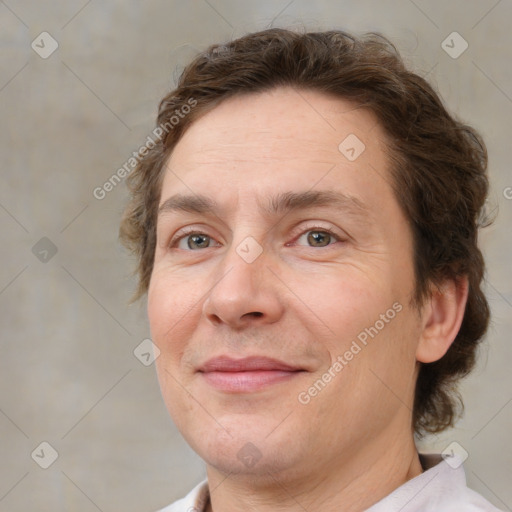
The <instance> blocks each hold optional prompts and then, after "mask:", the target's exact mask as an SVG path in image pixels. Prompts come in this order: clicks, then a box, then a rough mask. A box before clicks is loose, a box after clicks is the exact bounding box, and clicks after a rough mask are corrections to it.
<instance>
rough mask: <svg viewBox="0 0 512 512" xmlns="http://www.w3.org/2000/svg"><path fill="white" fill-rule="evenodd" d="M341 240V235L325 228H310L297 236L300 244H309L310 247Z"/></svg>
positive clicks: (324, 245)
mask: <svg viewBox="0 0 512 512" xmlns="http://www.w3.org/2000/svg"><path fill="white" fill-rule="evenodd" d="M339 241H340V239H339V237H337V236H336V235H335V234H334V233H332V232H331V231H328V230H325V229H310V230H308V231H306V232H305V233H303V234H302V235H301V236H300V237H299V238H297V244H298V245H309V246H310V247H327V246H328V245H331V244H332V243H334V242H339Z"/></svg>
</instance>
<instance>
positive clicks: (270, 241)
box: [148, 88, 420, 476]
mask: <svg viewBox="0 0 512 512" xmlns="http://www.w3.org/2000/svg"><path fill="white" fill-rule="evenodd" d="M347 137H348V139H347ZM356 137H357V138H356ZM343 141H345V142H343ZM361 143H362V144H364V150H363V146H362V144H361ZM340 144H341V146H340ZM361 151H362V152H361ZM198 196H201V199H199V197H198ZM160 206H161V211H160V213H159V217H158V224H157V247H156V252H155V259H154V269H153V274H152V277H151V283H150V287H149V297H148V301H149V302H148V312H149V319H150V325H151V332H152V336H153V340H154V342H155V344H156V345H157V346H158V347H159V349H160V351H161V355H160V357H159V358H158V359H157V361H156V365H157V371H158V377H159V382H160V386H161V390H162V394H163V397H164V399H165V402H166V405H167V407H168V409H169V411H170V414H171V416H172V418H173V419H174V421H175V422H176V424H177V426H178V428H179V429H180V431H181V432H182V434H183V435H184V437H185V438H186V439H187V441H188V442H189V443H190V445H191V446H192V447H193V448H194V449H195V450H196V451H197V453H198V454H199V455H200V456H201V457H202V458H203V459H204V460H205V461H206V462H207V463H208V464H209V465H210V466H213V467H216V468H217V469H219V470H220V471H222V472H224V473H226V474H227V473H230V472H237V473H240V472H246V473H251V474H253V475H256V474H267V473H268V471H270V472H271V473H272V474H277V473H280V474H281V475H283V476H284V475H285V474H287V473H288V474H290V475H291V474H294V475H300V474H309V475H311V474H314V472H315V470H316V469H318V470H321V472H322V473H325V471H326V470H328V468H329V467H330V466H331V465H339V464H340V462H342V461H343V460H348V459H349V458H351V457H353V456H354V454H358V456H363V457H364V456H367V457H368V461H369V463H370V461H371V460H372V458H373V457H374V454H375V452H376V451H377V452H380V453H385V451H386V447H387V446H390V444H392V443H393V442H395V441H396V439H397V436H404V435H406V436H407V435H410V434H411V409H412V403H413V395H414V384H415V378H416V359H415V350H416V346H417V343H418V338H419V335H420V320H419V316H418V312H417V311H416V310H415V309H413V308H412V307H411V306H410V300H411V297H412V294H413V290H414V274H413V260H412V253H413V250H412V236H411V231H410V228H409V226H408V223H407V221H406V219H405V217H404V215H403V213H402V211H401V210H400V208H399V206H398V203H397V201H396V199H395V197H394V195H393V193H392V189H391V185H390V175H389V172H388V160H387V157H386V154H385V135H384V133H383V130H382V128H381V127H380V126H379V124H378V123H377V121H376V119H375V117H374V116H373V115H372V114H371V113H369V112H368V111H366V110H363V109H356V108H355V106H354V105H353V104H351V103H349V102H345V101H341V100H339V99H334V98H332V97H328V96H324V95H322V94H320V93H317V92H311V91H300V93H299V92H297V91H294V90H292V89H290V88H280V89H276V90H273V91H271V92H266V93H262V94H258V95H245V96H241V97H236V98H233V99H230V100H227V101H225V102H224V103H222V104H221V105H219V106H218V107H216V108H215V109H214V110H212V111H211V112H210V113H208V114H206V115H205V116H204V117H202V118H201V119H199V120H198V121H196V122H194V123H193V124H192V126H191V127H190V128H189V129H188V130H187V132H186V133H185V135H184V136H183V138H182V139H181V141H180V142H179V143H178V144H177V146H176V148H175V150H174V152H173V154H172V156H171V158H170V159H169V162H168V165H167V169H166V173H165V176H164V180H163V185H162V194H161V199H160ZM336 363H338V364H336ZM248 443H250V444H248Z"/></svg>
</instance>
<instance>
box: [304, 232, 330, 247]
mask: <svg viewBox="0 0 512 512" xmlns="http://www.w3.org/2000/svg"><path fill="white" fill-rule="evenodd" d="M329 241H330V235H329V234H328V233H325V232H323V231H311V233H310V234H309V235H308V242H309V243H310V244H311V245H315V246H317V247H318V246H322V247H324V246H326V245H328V244H329Z"/></svg>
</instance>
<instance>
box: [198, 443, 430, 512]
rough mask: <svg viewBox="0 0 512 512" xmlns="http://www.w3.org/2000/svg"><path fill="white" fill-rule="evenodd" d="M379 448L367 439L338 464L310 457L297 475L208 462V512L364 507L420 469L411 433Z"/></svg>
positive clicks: (352, 511)
mask: <svg viewBox="0 0 512 512" xmlns="http://www.w3.org/2000/svg"><path fill="white" fill-rule="evenodd" d="M395 441H396V440H395ZM375 449H376V447H375V446H373V443H367V448H365V449H364V450H358V451H357V453H356V454H355V455H353V456H349V457H347V458H346V459H345V460H343V462H342V463H340V462H339V461H340V458H339V457H337V458H336V462H335V463H334V464H332V463H328V464H324V465H323V466H322V467H321V468H319V467H315V466H314V464H313V461H312V463H311V465H310V466H309V467H306V468H304V472H303V477H302V478H300V477H298V474H297V472H296V471H295V472H294V476H293V478H287V477H286V475H285V474H284V473H283V472H280V473H274V474H272V473H271V472H265V474H262V475H254V474H252V475H240V474H237V475H235V474H230V475H223V474H222V473H220V472H218V471H217V470H216V469H215V468H213V467H211V466H208V468H207V474H208V483H209V488H210V492H211V496H210V502H209V503H208V506H207V508H206V511H207V512H218V511H222V512H235V511H239V510H258V512H267V511H268V512H270V511H272V512H276V511H283V512H284V511H287V512H295V511H297V512H299V511H300V512H303V511H304V510H322V511H324V512H330V511H333V512H334V511H338V510H343V511H344V512H361V511H362V510H366V509H367V508H369V507H370V506H371V505H373V504H374V503H376V502H378V501H380V500H381V499H382V498H384V497H385V496H387V495H388V494H390V493H391V492H393V491H394V490H395V489H397V488H398V487H400V486H401V485H402V484H404V483H405V482H407V481H408V480H410V479H411V478H414V477H416V476H418V475H419V474H421V472H422V468H421V464H420V460H419V457H418V453H417V451H416V447H415V445H414V440H413V438H412V435H411V436H410V439H407V440H401V441H400V442H398V441H396V442H395V443H394V444H393V445H391V446H389V449H387V450H386V451H385V452H379V451H375ZM375 453H380V454H381V456H380V457H376V456H375Z"/></svg>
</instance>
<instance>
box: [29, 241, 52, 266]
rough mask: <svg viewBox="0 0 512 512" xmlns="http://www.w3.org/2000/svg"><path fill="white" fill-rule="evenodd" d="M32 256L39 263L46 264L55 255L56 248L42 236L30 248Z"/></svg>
mask: <svg viewBox="0 0 512 512" xmlns="http://www.w3.org/2000/svg"><path fill="white" fill-rule="evenodd" d="M32 254H33V255H34V256H35V257H36V258H37V259H38V260H39V261H40V262H41V263H48V262H49V261H50V260H51V259H52V258H53V257H54V256H55V255H56V254H57V246H56V245H55V244H54V243H53V242H52V241H51V240H50V239H49V238H47V237H46V236H43V238H41V239H40V240H39V241H38V242H36V243H35V245H34V246H33V247H32Z"/></svg>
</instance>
